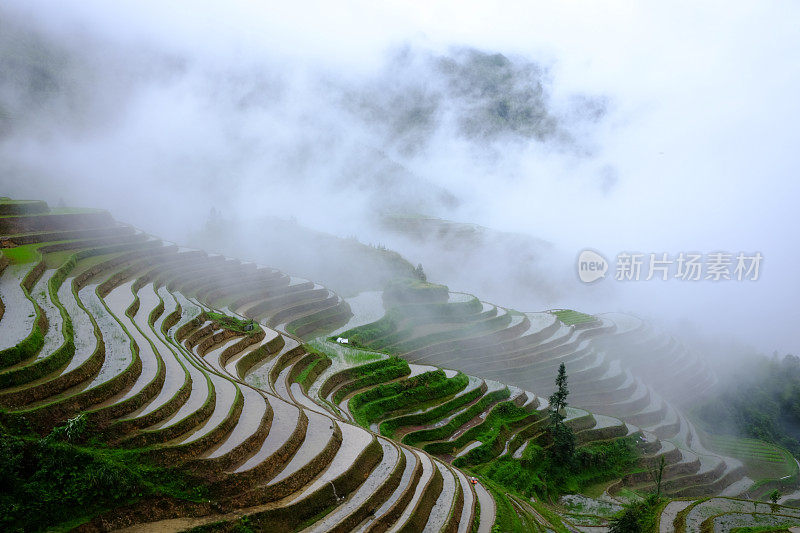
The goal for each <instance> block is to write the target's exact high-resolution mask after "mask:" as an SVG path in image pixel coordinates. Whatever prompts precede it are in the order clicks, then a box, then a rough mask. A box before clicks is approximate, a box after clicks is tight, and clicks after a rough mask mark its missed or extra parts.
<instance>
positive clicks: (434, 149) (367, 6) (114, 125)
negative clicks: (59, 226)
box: [0, 0, 800, 353]
mask: <svg viewBox="0 0 800 533" xmlns="http://www.w3.org/2000/svg"><path fill="white" fill-rule="evenodd" d="M3 28H6V29H7V31H5V33H6V41H3V36H2V33H4V31H3ZM8 28H11V31H8ZM20 36H30V39H29V40H27V39H21V38H20ZM42 43H44V44H42ZM0 44H2V45H3V46H2V47H1V48H5V52H4V53H2V56H0V58H2V62H1V63H0V66H2V67H3V68H2V69H0V119H2V117H3V116H4V115H5V116H6V117H7V118H8V117H11V118H10V119H8V120H7V121H6V123H5V126H4V128H5V129H3V127H0V171H2V176H4V177H0V189H2V190H3V191H6V190H8V191H9V192H10V193H11V194H12V195H16V196H28V197H45V199H47V200H50V201H51V202H56V201H57V200H59V199H63V200H64V201H66V202H67V203H68V204H79V205H91V206H96V207H107V208H109V209H111V211H112V213H113V214H114V215H115V216H116V217H117V218H119V219H120V220H125V221H129V222H132V223H134V224H136V225H138V226H140V227H143V228H145V229H147V230H148V231H153V232H155V233H158V234H161V235H165V236H167V237H171V238H175V239H176V240H177V239H180V238H181V237H182V236H183V235H185V234H186V233H188V232H189V231H191V229H192V226H193V224H194V225H196V224H197V223H198V221H202V219H203V218H204V217H205V216H206V215H207V213H208V211H209V209H210V208H211V207H215V208H216V209H219V210H221V211H222V212H223V213H225V214H226V215H229V216H237V217H241V218H245V219H246V218H248V217H251V218H253V219H255V218H257V217H258V215H259V214H261V213H264V212H269V213H271V214H277V215H279V216H293V217H296V218H297V219H298V220H299V221H301V222H302V223H304V224H307V225H308V226H310V227H314V228H316V229H321V230H325V231H330V232H332V233H336V234H339V235H342V236H346V235H353V234H356V235H357V236H359V238H363V239H364V240H367V241H368V240H371V239H373V240H374V239H381V238H384V239H385V238H387V237H386V236H382V235H381V234H380V232H379V231H378V230H375V229H374V228H372V227H371V226H370V225H369V223H368V222H369V221H370V220H371V219H372V217H373V213H374V211H373V208H374V206H375V205H376V203H377V204H379V205H381V206H382V207H386V206H387V205H388V206H391V201H392V199H393V198H401V197H402V198H405V197H406V196H407V197H408V198H410V200H409V202H410V203H412V204H413V203H414V201H415V199H416V198H418V196H419V191H420V190H425V191H429V190H430V191H438V192H442V193H447V194H449V195H452V198H454V201H453V202H451V203H446V202H445V203H441V202H439V203H437V202H433V203H431V204H430V205H428V204H424V205H422V206H421V209H424V210H426V212H428V214H433V215H436V216H442V217H444V218H448V219H452V220H457V221H461V222H470V223H476V224H481V225H483V226H486V227H489V228H493V229H496V230H499V231H505V232H517V233H525V234H528V235H531V236H534V237H536V238H539V239H543V240H545V241H548V242H551V243H553V244H554V245H555V247H556V249H557V251H556V252H553V258H552V260H551V261H550V262H549V264H548V266H547V268H552V269H553V270H554V271H558V273H559V274H560V277H559V278H558V279H559V280H563V279H567V280H568V281H566V282H563V281H560V283H567V284H568V285H569V286H568V287H567V289H568V290H565V291H563V295H562V296H559V297H553V298H548V299H547V300H542V299H541V298H537V297H536V296H535V295H532V296H531V297H530V299H529V300H523V301H524V302H526V303H528V304H529V306H530V307H529V309H526V310H534V309H536V308H538V307H540V306H548V307H579V308H580V309H583V310H586V311H588V312H602V311H612V310H626V311H633V312H636V313H637V314H641V315H643V316H647V317H651V318H655V319H659V320H662V321H663V322H664V323H665V325H668V326H669V325H672V326H675V327H676V328H680V327H684V326H685V325H686V321H692V322H693V323H694V326H693V328H694V330H695V331H698V332H702V333H705V334H707V335H709V336H711V337H712V338H717V339H720V340H726V341H727V340H728V339H729V338H730V337H731V336H734V337H736V338H741V339H742V341H743V342H746V343H749V344H752V345H753V346H755V347H756V348H757V349H759V350H762V351H765V352H767V353H771V352H772V350H778V351H780V352H794V353H800V335H798V334H797V333H796V330H795V324H796V323H797V321H798V319H800V311H798V308H797V305H796V302H795V300H796V298H797V296H800V281H798V278H799V276H798V275H797V274H796V273H795V272H796V265H797V264H798V262H800V252H798V249H797V245H796V244H795V243H796V242H797V238H796V236H795V232H796V228H798V227H800V220H799V219H800V217H799V216H798V214H797V212H798V210H797V208H796V202H797V198H798V197H800V181H798V179H797V178H798V171H800V151H799V150H798V149H797V140H798V138H800V135H799V134H800V100H799V99H798V98H797V94H798V89H800V61H798V60H797V59H798V57H800V4H797V3H795V2H790V1H759V2H724V3H723V2H704V3H701V4H699V5H698V3H696V2H670V3H664V2H644V1H640V2H632V1H631V2H603V3H598V2H582V1H574V2H558V3H539V2H471V1H466V2H465V1H459V2H399V1H390V2H335V3H334V2H244V1H226V2H212V1H200V2H174V3H170V4H169V6H168V7H165V5H164V3H163V2H150V1H144V2H142V1H137V2H133V1H118V2H114V3H109V2H101V1H99V0H95V1H80V2H78V1H61V2H52V1H51V2H45V1H37V0H32V1H31V0H27V1H17V0H11V1H7V2H4V3H3V6H2V7H0ZM42 50H46V51H48V52H46V53H44V54H43V53H42V52H41V51H42ZM52 50H56V51H57V52H52ZM464 50H477V51H480V53H482V54H485V57H490V55H491V54H496V53H500V54H503V55H504V56H505V57H507V58H509V60H510V61H511V64H512V65H513V66H514V69H512V70H510V71H509V72H510V73H511V74H509V76H510V77H511V78H510V81H509V80H508V79H505V78H503V79H505V81H504V83H506V82H507V85H503V87H506V88H509V90H515V91H516V90H518V92H517V93H514V94H516V95H517V97H518V98H528V97H530V96H531V95H530V93H529V92H525V90H526V87H529V86H530V82H531V80H533V81H534V82H536V83H539V84H540V86H541V90H542V94H543V96H542V99H541V101H540V102H539V101H538V100H535V99H534V101H536V102H539V103H540V104H541V106H542V108H543V109H545V110H546V112H547V117H549V119H552V121H553V123H554V124H555V126H554V130H553V131H554V132H553V133H552V134H547V135H542V138H541V139H540V138H537V137H535V136H534V137H531V136H530V135H527V134H525V132H524V131H523V130H521V129H514V128H511V129H506V130H501V131H485V130H481V131H480V132H479V133H477V134H476V133H471V134H467V133H465V130H464V121H465V120H467V119H468V118H469V117H470V116H475V115H476V114H477V113H479V112H480V111H481V110H482V109H484V107H481V106H483V105H484V104H485V102H486V99H485V98H484V95H483V94H480V93H478V94H476V93H475V92H474V91H473V92H470V87H472V85H471V84H474V80H472V78H470V76H471V73H472V72H474V71H475V64H474V63H470V62H469V61H470V60H469V57H470V56H469V54H468V52H464ZM42 57H44V59H42ZM481 57H484V56H481ZM446 61H451V62H450V63H447V64H450V65H455V66H456V68H461V70H458V72H457V73H456V74H453V73H452V71H449V70H447V69H445V68H444V67H442V65H443V64H444V63H446ZM26 62H27V63H26ZM30 64H33V65H34V66H35V68H28V67H26V66H25V65H30ZM20 65H22V67H20ZM37 69H41V70H43V71H45V72H47V73H48V76H51V77H52V79H53V80H56V81H55V82H54V84H53V86H54V87H55V88H51V89H49V90H45V91H43V93H42V94H34V95H32V96H30V95H29V94H28V93H30V91H27V90H26V85H25V83H23V82H22V81H20V80H22V79H23V76H21V75H19V73H20V72H24V73H25V76H32V74H31V72H34V73H36V72H39V70H37ZM504 72H505V71H504ZM3 78H5V79H3ZM27 79H28V78H27V77H26V78H25V80H27ZM48 79H49V78H48ZM498 79H500V78H498ZM23 81H24V80H23ZM26 83H27V82H26ZM534 84H535V83H534ZM483 90H484V92H485V91H486V90H487V89H486V87H484V89H483ZM48 91H49V92H48ZM534 96H535V95H534ZM515 101H516V100H513V99H512V105H514V104H513V102H515ZM415 103H416V104H419V110H418V111H419V112H418V113H417V114H416V115H413V116H414V117H417V118H415V121H414V122H413V123H412V125H411V126H408V123H407V122H404V121H407V119H408V116H410V115H408V114H404V112H405V111H406V110H407V109H408V106H411V107H412V108H413V105H414V104H415ZM537 105H538V104H537ZM412 110H413V109H412ZM431 110H433V111H431ZM420 117H421V118H420ZM426 119H430V121H429V122H426ZM3 124H4V123H3V122H2V121H1V120H0V126H2V125H3ZM398 132H399V133H398ZM375 154H378V155H375ZM387 160H388V161H391V162H393V163H397V164H398V165H400V166H401V167H402V169H403V171H402V172H399V173H397V174H394V173H393V172H394V170H392V168H391V165H390V164H388V163H387ZM378 173H380V174H381V175H383V174H384V173H385V174H387V175H390V176H395V177H396V181H398V182H399V185H398V184H397V183H395V184H394V185H393V187H394V188H393V189H391V192H386V189H385V186H384V185H382V184H381V182H377V183H376V182H373V181H370V180H369V179H366V178H363V179H361V178H357V177H355V178H354V177H353V176H361V175H367V176H371V175H372V174H378ZM398 176H399V177H398ZM6 180H7V181H6ZM387 197H388V198H387ZM398 201H399V200H398ZM390 244H391V243H390ZM584 248H592V249H595V250H598V251H600V252H602V253H603V254H604V255H605V256H606V257H607V258H609V259H613V258H614V257H615V256H616V254H617V253H619V252H622V251H640V252H643V253H650V252H653V253H663V252H666V253H669V254H671V255H677V254H678V253H679V252H690V251H699V252H703V253H711V252H715V251H729V252H731V253H738V252H740V251H744V252H747V253H753V252H756V251H759V252H761V253H762V254H763V256H764V261H763V264H762V272H761V277H760V279H759V280H758V281H755V282H741V283H739V282H719V283H713V282H710V281H702V282H692V283H689V282H685V283H680V282H677V281H668V282H651V283H644V282H640V283H627V284H626V283H621V282H615V281H612V280H604V281H601V282H599V283H600V284H605V285H603V287H604V288H603V289H597V288H593V287H589V286H584V285H582V284H581V283H580V282H579V281H578V280H577V276H574V275H572V276H571V277H570V276H567V277H566V278H565V277H564V276H563V273H564V271H569V270H570V269H573V270H574V268H575V267H574V261H575V258H576V257H577V254H578V252H579V251H580V250H582V249H584ZM402 251H403V252H404V253H406V254H407V255H409V259H410V260H411V261H412V262H416V260H417V258H416V257H414V253H415V251H414V249H413V248H410V249H408V250H402ZM494 268H495V265H494V264H493V263H492V261H490V260H487V263H486V265H482V266H480V267H477V268H476V276H479V275H486V272H491V271H492V270H493V269H494ZM479 271H481V272H479ZM440 274H441V276H442V277H443V278H446V277H447V274H448V273H447V272H446V271H441V272H440ZM441 281H445V282H446V281H447V279H442V280H441ZM612 287H613V289H611V288H612ZM458 288H460V289H465V290H469V287H458ZM481 296H482V297H486V298H490V297H492V296H493V295H492V294H486V295H483V294H482V295H481ZM496 303H499V304H504V303H505V302H503V301H498V302H496ZM514 303H516V302H514ZM507 305H510V304H507Z"/></svg>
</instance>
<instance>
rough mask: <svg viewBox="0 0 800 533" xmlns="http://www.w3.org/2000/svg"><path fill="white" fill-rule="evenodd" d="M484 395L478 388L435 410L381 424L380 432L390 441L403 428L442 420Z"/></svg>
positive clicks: (400, 417) (438, 406)
mask: <svg viewBox="0 0 800 533" xmlns="http://www.w3.org/2000/svg"><path fill="white" fill-rule="evenodd" d="M481 395H483V390H481V388H480V387H476V388H474V389H472V390H471V391H469V392H467V393H465V394H462V395H460V396H456V397H455V398H453V399H452V400H450V401H448V402H445V403H441V404H439V405H437V406H436V407H434V408H433V409H429V410H427V411H425V412H422V413H414V414H411V415H405V416H399V417H397V418H392V419H389V420H385V421H383V422H381V425H380V432H381V435H386V436H387V437H389V438H390V439H393V438H394V437H395V432H396V431H397V430H398V429H399V428H401V427H408V426H420V425H423V424H430V423H432V422H435V421H437V420H440V419H441V418H443V417H445V416H447V415H449V414H450V413H453V412H455V411H457V410H458V409H461V408H462V407H464V406H465V405H467V404H468V403H470V402H472V401H474V400H476V399H478V398H480V397H481Z"/></svg>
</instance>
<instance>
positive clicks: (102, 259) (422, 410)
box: [0, 200, 794, 533]
mask: <svg viewBox="0 0 800 533" xmlns="http://www.w3.org/2000/svg"><path fill="white" fill-rule="evenodd" d="M26 209H29V210H30V212H27V211H25V210H26ZM17 211H20V212H24V214H15V213H16V212H17ZM4 212H5V213H7V214H3V215H0V233H2V234H3V235H2V241H3V246H5V248H4V249H3V254H2V257H0V269H1V271H0V300H2V304H3V305H2V310H3V313H2V315H0V332H2V342H3V343H4V344H3V346H2V348H3V349H2V350H0V407H2V411H0V419H2V423H3V425H4V426H7V427H21V426H24V427H26V428H30V429H31V430H33V431H35V432H37V433H38V434H40V435H46V434H48V433H49V432H50V431H51V430H52V429H53V428H54V427H57V426H60V425H62V424H64V422H65V421H67V420H69V419H76V418H75V417H78V415H81V417H83V419H85V420H86V423H87V430H86V431H88V432H89V434H88V436H87V438H88V437H91V438H94V439H96V440H98V441H100V442H104V443H105V444H107V445H109V446H110V447H113V448H119V449H130V450H139V451H141V452H142V453H144V454H146V456H147V457H148V460H150V461H153V463H154V464H156V465H168V466H170V467H172V468H179V469H182V470H185V471H186V472H191V473H192V475H194V476H198V479H200V480H201V481H202V484H203V485H204V486H207V487H209V490H210V493H209V498H208V499H207V500H186V499H181V498H177V497H172V498H162V499H160V500H158V501H151V500H148V499H146V498H145V499H143V500H141V501H136V502H134V503H133V504H131V505H130V506H128V507H125V508H119V509H112V510H110V511H108V512H105V513H103V515H102V516H100V517H95V518H93V519H92V520H91V521H89V522H88V523H85V524H83V525H81V527H82V528H83V529H85V530H87V531H89V530H108V529H119V530H128V531H152V530H158V531H178V530H185V529H191V528H195V527H201V528H204V529H205V530H212V531H231V530H235V529H236V528H239V527H245V526H246V527H248V528H251V529H255V530H262V531H276V532H281V531H320V532H321V531H351V530H353V531H370V532H372V531H376V532H377V531H437V532H439V531H441V532H456V531H457V532H467V531H477V532H481V533H483V532H488V531H491V530H492V527H493V526H494V525H495V521H496V520H498V524H499V523H500V522H499V521H500V520H501V518H502V519H503V520H508V519H509V515H510V514H511V515H513V523H514V524H517V526H515V527H521V528H527V529H528V530H530V529H540V530H543V531H548V530H551V531H566V530H570V529H572V530H574V529H579V528H583V529H581V530H584V531H589V530H591V531H599V530H602V528H603V527H605V524H606V523H607V521H606V518H607V517H601V519H598V521H597V523H590V522H592V520H594V519H593V518H591V517H589V516H588V515H586V514H581V513H578V512H575V509H573V510H572V511H569V510H568V509H565V508H563V507H552V506H547V505H545V504H543V503H541V502H534V501H528V500H526V499H525V498H522V497H520V496H519V495H518V494H510V493H508V492H507V491H506V489H503V488H501V487H499V486H498V485H496V484H495V483H493V482H491V481H490V480H489V479H488V477H487V474H486V473H487V472H489V471H490V469H492V468H495V467H497V466H498V465H501V464H512V463H519V464H521V462H522V461H530V460H531V458H532V457H534V452H535V451H536V450H542V449H547V448H548V447H549V446H550V445H551V442H550V440H549V439H550V437H549V434H548V432H547V431H546V425H547V422H548V414H549V406H548V404H547V400H546V398H547V396H548V395H549V394H550V392H552V381H553V377H554V376H555V371H556V369H557V368H558V365H560V364H561V363H565V364H566V365H567V369H568V372H569V375H570V387H571V391H572V393H571V396H570V401H571V403H572V404H574V405H575V406H576V407H571V408H570V409H568V411H567V420H566V422H567V424H568V425H570V426H571V427H572V428H573V431H574V432H575V435H576V438H577V443H578V446H579V447H587V446H591V445H593V444H595V443H608V442H614V441H618V440H620V439H627V440H628V441H630V442H635V446H636V448H637V449H638V452H639V454H640V459H639V462H638V463H637V466H636V468H633V469H631V471H630V472H628V473H627V474H625V475H624V476H623V477H622V478H619V479H612V480H607V481H605V483H606V486H605V487H604V489H603V492H604V497H605V498H607V499H609V501H612V502H613V501H615V500H614V498H615V497H616V496H619V495H620V494H625V493H629V492H630V491H640V492H646V491H648V490H651V489H652V485H653V484H652V480H651V479H650V478H649V477H648V476H647V472H646V468H647V467H648V466H649V465H652V464H655V463H656V462H657V461H658V460H660V458H661V457H664V458H666V459H667V461H668V467H667V470H666V472H665V489H666V490H667V492H668V493H670V494H674V495H686V496H699V495H704V494H712V493H718V492H720V491H722V490H723V489H725V488H726V487H731V486H733V487H737V486H738V485H737V483H739V484H742V481H741V480H742V479H743V474H742V471H743V469H742V467H741V464H739V463H738V462H736V461H735V460H733V459H730V458H729V457H727V456H726V455H724V454H726V453H730V454H731V455H737V456H740V455H742V454H743V453H752V454H753V456H754V457H756V458H757V459H759V460H761V461H766V462H769V461H771V460H772V459H775V463H776V464H777V463H778V455H776V454H775V453H774V451H771V450H768V449H764V448H759V447H757V446H752V447H749V443H745V442H738V443H725V442H715V444H714V446H712V448H713V450H715V451H709V450H707V449H705V448H704V447H703V446H702V444H701V443H700V439H699V438H698V436H697V434H696V431H695V430H694V428H693V426H692V425H691V424H690V423H689V422H688V421H687V420H686V418H685V417H684V416H683V414H682V413H681V411H680V409H679V408H678V407H676V406H675V405H673V403H672V402H671V400H670V399H669V398H666V397H663V396H662V395H661V394H660V393H659V391H658V387H657V384H653V383H652V382H651V381H649V378H648V376H649V375H650V374H649V373H648V372H653V368H652V366H653V365H654V364H655V363H654V359H653V358H654V357H657V356H663V355H664V354H671V355H675V356H677V357H680V358H683V359H684V360H685V362H686V363H687V364H690V370H689V372H690V373H691V372H694V373H693V374H690V375H691V376H692V381H691V383H688V384H687V391H688V392H689V393H690V392H691V391H693V390H695V389H702V388H703V387H704V386H705V385H706V384H707V383H708V381H709V379H711V378H709V377H708V375H707V374H705V373H704V372H702V371H701V372H700V373H699V375H698V373H697V370H698V369H700V370H702V367H699V366H691V364H694V363H695V360H694V359H693V358H692V355H691V354H688V353H684V352H683V351H681V349H680V346H679V345H677V344H676V343H675V342H673V340H671V339H670V338H668V337H665V336H663V335H661V334H659V333H658V332H656V331H654V330H652V329H650V328H648V327H647V326H646V325H642V324H640V323H638V322H636V320H635V319H631V320H629V321H627V322H625V321H624V320H620V322H624V323H625V327H623V328H621V331H620V332H619V333H617V331H616V329H617V328H616V324H615V321H614V320H613V319H612V318H609V317H604V316H598V317H594V316H590V315H583V314H581V313H576V312H572V311H570V312H568V314H565V312H562V311H556V312H553V313H549V312H541V313H520V312H517V311H514V310H510V309H505V308H502V307H497V306H495V305H493V304H489V303H487V302H481V301H479V300H478V299H477V298H474V297H472V296H471V295H468V294H464V293H458V294H450V293H448V292H447V291H446V288H443V287H442V286H430V287H433V288H430V287H429V286H428V285H426V284H422V283H418V282H414V283H409V284H406V285H398V286H396V287H394V288H392V289H391V290H390V291H389V292H388V293H384V294H378V293H373V294H367V295H362V296H358V297H355V298H353V299H351V302H352V305H348V302H347V301H345V300H343V299H341V298H340V297H339V296H337V295H336V294H335V293H334V292H332V291H331V290H329V289H327V288H325V287H322V286H320V285H318V284H316V283H314V282H313V281H309V280H303V279H298V278H293V277H291V276H289V275H287V274H284V273H282V272H280V271H277V270H275V269H272V268H266V267H261V266H259V265H255V264H253V263H241V262H239V261H237V260H234V259H230V258H226V257H222V256H219V255H208V254H206V253H205V252H202V251H200V250H192V249H187V248H180V247H178V246H176V245H174V244H171V243H165V242H162V241H160V240H158V239H156V238H154V237H152V236H149V235H146V234H144V233H142V232H139V231H137V230H135V229H134V228H130V227H128V226H124V225H122V224H119V223H117V222H115V221H113V219H111V217H110V216H109V215H108V214H107V213H104V212H102V211H81V210H63V211H51V210H48V208H47V206H46V204H42V203H39V202H32V203H24V204H19V205H17V204H13V203H8V202H6V201H4V200H0V214H2V213H4ZM34 245H35V246H34ZM23 247H27V248H25V249H24V250H22V251H18V252H14V250H18V249H21V248H23ZM9 250H10V252H9V253H6V252H7V251H9ZM405 290H411V291H412V294H411V295H408V294H405V293H404V291H405ZM413 291H422V292H423V293H425V294H423V296H421V297H419V298H417V296H419V294H413ZM384 313H385V315H384ZM251 324H252V325H253V327H252V328H251V327H250V325H251ZM329 335H332V336H333V339H334V340H335V338H336V337H337V336H345V337H348V338H349V339H350V340H352V343H351V344H348V345H343V344H338V343H336V342H334V341H333V340H331V339H330V338H326V337H327V336H329ZM312 339H313V340H312ZM306 341H307V342H306ZM623 341H624V342H623ZM642 347H645V348H647V349H649V348H651V347H652V348H654V352H655V354H656V355H653V356H648V357H645V358H642V360H641V361H639V364H638V365H635V364H632V365H628V364H627V362H629V360H630V359H631V358H633V357H634V355H633V354H635V353H639V354H641V353H643V352H642V351H641V349H642ZM637 350H640V351H638V352H637ZM647 353H650V352H647ZM676 372H678V371H677V370H676ZM595 413H596V414H595ZM734 444H735V445H734ZM726 445H727V446H728V447H726ZM784 459H785V458H784ZM782 464H783V463H782ZM784 466H785V465H784ZM473 474H476V475H478V476H479V477H481V482H480V483H478V484H473V483H471V482H470V481H469V479H468V476H470V475H473ZM742 490H744V489H742ZM722 500H725V501H726V502H727V501H728V500H730V499H722ZM730 501H733V500H730ZM737 501H739V500H737ZM693 503H695V502H693ZM614 505H617V504H614ZM726 505H728V504H726ZM758 505H760V504H757V506H758ZM670 509H671V510H674V511H675V513H674V516H672V515H669V516H670V518H669V520H670V523H677V522H675V521H676V520H677V521H678V522H680V521H684V522H686V523H687V524H691V527H694V526H695V524H701V525H702V524H703V523H704V521H706V522H707V521H708V520H711V519H713V520H716V521H719V523H722V522H725V520H728V518H724V517H721V516H722V515H720V514H719V513H718V514H716V515H715V514H713V513H712V512H711V511H712V510H713V509H711V508H708V506H707V505H700V504H698V505H694V506H693V507H691V509H690V508H689V507H688V506H687V507H686V508H685V509H683V508H681V509H678V508H675V506H673V507H670ZM726 509H728V510H727V511H725V513H727V514H728V515H730V516H733V515H735V514H736V513H742V512H743V511H742V510H741V509H740V508H739V507H737V506H736V505H728V507H726ZM684 511H686V512H684ZM757 511H758V513H761V511H762V509H760V508H759V509H757ZM781 511H782V512H781V513H779V514H781V515H782V516H786V517H789V519H791V520H794V515H793V514H791V513H792V511H789V510H785V509H783V508H781ZM784 511H785V512H784ZM558 512H562V515H561V516H559V515H558ZM690 512H691V513H693V514H691V516H689V515H688V513H690ZM666 513H667V511H665V515H664V516H667V514H666ZM725 513H723V514H725ZM743 520H744V522H747V521H748V520H749V519H743ZM753 521H756V519H755V518H754V519H753ZM503 523H508V522H503ZM715 523H716V522H715ZM726 523H727V522H726ZM748 523H749V522H748ZM662 525H663V524H662ZM498 527H499V525H498ZM586 528H594V529H586ZM598 528H600V529H598ZM662 530H663V527H662Z"/></svg>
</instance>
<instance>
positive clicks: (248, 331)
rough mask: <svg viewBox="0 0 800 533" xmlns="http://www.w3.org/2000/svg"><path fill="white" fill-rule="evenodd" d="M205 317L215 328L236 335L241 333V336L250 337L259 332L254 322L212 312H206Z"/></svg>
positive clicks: (257, 325) (259, 329) (259, 328)
mask: <svg viewBox="0 0 800 533" xmlns="http://www.w3.org/2000/svg"><path fill="white" fill-rule="evenodd" d="M206 316H207V317H208V319H209V320H211V321H212V322H214V323H215V324H217V326H219V327H221V328H224V329H227V330H230V331H234V332H236V333H241V334H242V335H248V336H252V335H255V334H256V333H258V332H259V331H261V326H260V325H259V324H258V323H257V322H256V321H254V320H242V319H240V318H236V317H234V316H228V315H225V314H223V313H215V312H213V311H207V312H206Z"/></svg>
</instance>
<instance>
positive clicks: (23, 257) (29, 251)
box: [3, 243, 41, 264]
mask: <svg viewBox="0 0 800 533" xmlns="http://www.w3.org/2000/svg"><path fill="white" fill-rule="evenodd" d="M39 246H41V243H36V244H25V245H23V246H15V247H13V248H3V255H4V256H6V257H7V258H8V260H9V261H11V262H12V263H15V264H23V263H33V262H35V261H38V260H39V252H38V251H37V248H39Z"/></svg>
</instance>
